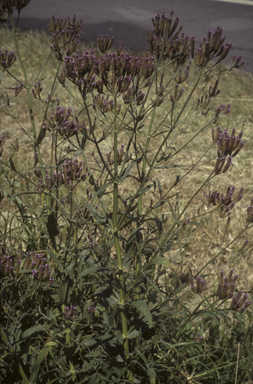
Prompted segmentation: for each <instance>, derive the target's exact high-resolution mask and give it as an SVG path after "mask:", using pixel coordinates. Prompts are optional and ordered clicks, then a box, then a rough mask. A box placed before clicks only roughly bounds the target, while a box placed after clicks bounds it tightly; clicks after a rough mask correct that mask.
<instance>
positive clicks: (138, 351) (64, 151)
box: [0, 0, 253, 383]
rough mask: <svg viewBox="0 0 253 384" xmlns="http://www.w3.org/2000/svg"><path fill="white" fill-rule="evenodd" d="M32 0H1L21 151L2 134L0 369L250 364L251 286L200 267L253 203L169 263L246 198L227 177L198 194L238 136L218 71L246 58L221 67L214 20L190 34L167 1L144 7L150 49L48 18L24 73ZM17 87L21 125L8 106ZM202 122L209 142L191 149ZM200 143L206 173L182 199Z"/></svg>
mask: <svg viewBox="0 0 253 384" xmlns="http://www.w3.org/2000/svg"><path fill="white" fill-rule="evenodd" d="M29 2H30V1H22V0H21V1H14V0H9V1H8V2H6V1H3V0H1V1H0V16H1V21H2V22H4V23H5V24H6V26H8V25H9V24H10V26H11V28H12V34H13V39H14V43H15V53H14V52H12V51H11V52H9V51H8V50H2V51H0V57H1V68H2V72H1V79H2V81H3V82H4V81H11V79H14V81H15V82H16V86H15V88H14V90H13V94H12V95H10V96H9V95H7V94H6V92H4V90H3V88H2V90H1V99H2V102H4V103H5V106H4V109H3V111H2V113H6V114H8V115H9V116H10V117H11V118H12V119H13V120H15V121H16V122H17V124H18V125H19V128H20V130H21V132H23V135H25V136H26V140H27V141H28V144H27V148H29V151H31V152H32V155H31V156H30V154H29V153H28V155H27V158H26V161H22V157H21V158H19V161H16V160H15V156H16V155H15V152H17V151H18V149H19V143H18V140H16V141H14V142H12V149H10V148H8V147H7V145H6V143H5V141H6V138H5V137H2V138H1V140H0V146H1V148H2V149H1V183H2V191H1V201H2V210H1V233H0V236H1V237H0V239H1V256H0V257H1V259H0V260H1V261H0V272H1V354H2V355H1V362H0V364H1V365H0V366H1V374H2V377H3V378H4V379H3V380H4V382H5V383H7V382H16V383H21V382H22V383H23V382H25V383H54V382H57V383H113V382H115V383H200V382H201V383H210V382H213V383H214V382H216V383H232V382H238V383H239V382H240V383H242V382H243V380H246V379H247V378H248V377H249V375H250V372H249V369H248V368H249V367H250V366H251V363H252V330H251V327H250V326H249V324H250V322H249V319H251V316H252V315H251V312H250V310H247V308H248V307H249V306H250V301H249V297H248V294H247V293H246V292H242V291H241V290H238V289H237V288H236V280H237V278H238V276H237V275H235V274H234V271H233V270H230V272H229V273H228V276H227V277H225V275H224V272H223V271H221V272H220V274H218V275H217V274H216V272H215V271H212V273H210V269H208V267H209V266H210V265H211V264H212V263H214V262H215V260H217V259H218V258H219V256H220V255H221V254H223V253H224V252H225V250H226V248H227V247H229V246H231V244H233V243H234V242H236V240H237V239H238V238H239V237H240V236H241V235H242V233H243V232H245V231H247V230H248V229H249V228H251V223H252V221H253V216H252V210H253V209H252V206H253V203H252V202H251V205H250V206H249V207H248V210H247V215H246V216H247V217H246V218H245V223H246V224H245V227H244V228H242V230H241V232H240V233H238V234H237V235H236V236H235V237H234V238H233V239H232V240H231V239H230V240H229V241H227V238H226V236H225V235H226V233H225V234H224V237H223V240H222V242H221V244H220V246H219V250H218V252H217V253H216V254H215V256H214V257H213V258H212V259H210V260H207V261H206V264H205V266H203V268H201V270H196V271H192V269H190V268H188V269H187V267H186V266H185V262H184V261H183V260H181V261H180V254H181V251H182V249H183V248H184V246H185V244H186V242H188V243H189V242H191V238H192V235H193V233H194V232H196V231H197V230H198V229H200V228H201V227H202V226H203V225H204V224H205V222H206V221H207V220H208V219H209V218H210V217H213V216H214V215H216V214H217V211H218V212H219V213H220V216H221V217H223V218H225V220H227V224H226V230H227V227H228V225H229V222H230V212H231V211H232V209H233V208H234V206H235V205H236V204H237V203H238V202H239V201H240V200H241V198H242V194H243V188H242V187H240V186H239V187H237V189H238V190H239V191H238V193H237V195H236V194H235V193H234V192H235V187H233V186H228V189H227V192H225V193H224V194H223V193H220V192H217V191H214V192H212V191H210V192H207V191H205V192H204V189H205V188H208V187H209V185H210V183H211V182H212V185H215V183H216V180H217V179H220V178H222V176H223V174H224V173H227V172H230V170H231V163H232V160H233V158H234V157H235V156H236V155H237V154H238V153H239V152H240V150H241V149H242V147H243V141H242V136H243V133H242V132H236V130H235V129H233V130H232V132H230V133H229V131H228V129H222V128H221V127H219V126H218V127H217V124H218V120H219V119H220V118H221V117H222V116H223V115H226V114H228V113H229V112H230V104H228V105H223V104H221V105H218V106H217V103H216V101H215V98H216V96H217V95H218V94H219V93H220V90H219V79H220V76H221V75H222V72H225V71H229V70H231V69H233V68H239V67H241V66H242V65H243V63H244V62H243V61H241V56H238V57H234V58H233V60H232V63H231V64H230V66H229V67H228V68H225V67H221V66H219V63H220V62H221V61H222V60H224V59H225V57H226V56H227V54H228V53H229V51H230V49H231V44H229V43H225V37H224V36H223V35H222V29H221V28H220V27H218V28H217V29H216V30H215V31H213V32H212V31H211V30H208V33H207V36H206V37H204V39H203V41H202V43H200V44H199V46H198V47H197V45H196V44H195V37H194V36H192V37H189V36H187V35H185V34H184V33H183V32H181V31H182V26H181V27H179V19H178V18H175V20H174V21H173V12H171V13H170V16H168V17H167V16H166V15H165V13H162V14H157V15H156V16H155V17H154V19H152V22H153V27H154V29H153V31H152V32H150V33H148V43H149V51H147V52H143V53H141V54H140V55H138V56H134V55H132V54H130V53H128V52H127V51H126V50H125V48H123V46H122V44H121V45H120V47H119V48H118V50H116V51H109V50H110V49H111V46H112V43H113V38H112V37H109V36H107V35H98V40H97V44H98V50H97V49H95V48H94V49H93V48H92V49H89V50H88V49H84V50H81V49H78V46H79V44H80V42H79V35H78V32H79V31H80V29H81V27H82V21H77V20H76V17H75V16H74V17H73V19H72V20H71V19H70V18H69V17H68V18H66V19H65V20H64V19H56V18H55V17H52V18H51V19H50V20H49V23H48V28H49V30H50V32H51V33H52V37H51V46H50V52H49V54H48V56H47V58H46V59H45V62H44V63H43V64H42V67H41V69H40V71H39V72H38V73H37V74H32V76H31V73H30V70H32V68H29V70H27V66H26V64H25V62H24V57H22V54H21V53H20V49H19V42H18V36H19V35H18V32H17V25H16V24H15V22H14V19H13V16H12V14H13V12H14V10H15V9H16V10H17V11H18V19H19V15H20V11H21V10H22V8H23V7H25V6H27V5H28V3H29ZM108 51H109V53H108ZM17 63H18V64H19V65H20V68H21V70H20V71H19V72H18V74H16V72H15V70H14V68H15V66H16V65H17ZM50 63H53V66H54V70H55V75H54V78H52V79H51V78H50V84H51V89H50V90H49V94H48V96H47V97H46V98H45V97H44V96H43V87H44V85H43V84H45V83H46V81H47V79H46V78H45V76H44V72H43V71H44V69H45V67H46V65H47V64H48V65H50ZM14 64H15V65H14ZM48 76H49V77H50V76H52V74H51V73H50V74H48ZM5 79H6V80H5ZM5 84H6V83H5ZM6 88H8V87H6ZM22 96H23V98H25V97H26V102H27V106H24V110H26V109H27V116H29V119H30V122H29V124H28V126H27V124H26V122H24V121H23V122H22V121H21V118H20V115H19V113H20V112H19V111H18V108H17V111H15V108H14V107H13V102H12V99H14V100H15V104H16V105H17V104H18V102H19V100H21V99H20V98H21V97H22ZM35 111H37V113H36V112H35ZM41 111H42V112H41ZM198 121H200V123H198ZM202 134H205V135H206V140H207V141H208V142H210V145H209V146H208V148H206V149H205V151H204V153H201V151H199V152H198V153H196V151H195V152H194V153H191V146H192V144H193V142H194V141H196V140H198V138H199V137H200V136H201V135H202ZM29 143H30V144H29ZM200 149H201V148H200ZM189 153H190V155H189ZM216 153H217V154H216ZM191 155H192V157H190V156H191ZM20 156H21V155H20ZM208 156H210V162H211V164H212V167H211V171H210V173H209V174H206V175H205V177H204V179H203V180H201V181H199V180H198V182H196V187H195V190H194V192H193V193H192V194H191V195H190V196H189V195H188V194H186V195H185V196H184V203H183V204H181V196H180V194H184V183H185V181H186V180H189V176H190V175H192V174H194V172H195V171H196V170H198V169H199V168H200V167H201V166H202V165H203V160H205V159H207V158H208ZM192 177H193V176H192ZM163 184H165V185H163ZM180 188H181V190H180ZM180 191H181V192H180ZM203 193H204V198H203ZM197 196H201V199H202V201H201V200H198V201H197V200H196V197H197ZM203 202H205V203H206V205H209V206H210V208H209V209H206V210H205V211H204V213H203V211H201V209H200V208H201V206H203ZM211 206H214V209H212V207H211ZM245 245H246V243H245ZM245 245H244V246H245ZM206 271H207V272H206ZM216 275H217V276H218V277H217V276H216ZM210 276H213V281H214V283H213V284H210V282H209V284H207V282H208V279H209V280H210ZM216 277H217V278H218V280H219V281H218V282H217V283H216V280H217V278H216ZM189 283H190V284H189ZM196 295H197V296H198V299H197V300H196V297H197V296H196ZM246 310H247V311H246ZM245 312H246V313H245Z"/></svg>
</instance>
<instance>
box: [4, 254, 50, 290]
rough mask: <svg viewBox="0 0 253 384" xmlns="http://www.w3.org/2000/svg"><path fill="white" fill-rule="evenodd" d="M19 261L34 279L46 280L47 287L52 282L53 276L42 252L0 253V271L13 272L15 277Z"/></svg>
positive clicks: (7, 273)
mask: <svg viewBox="0 0 253 384" xmlns="http://www.w3.org/2000/svg"><path fill="white" fill-rule="evenodd" d="M14 261H15V264H14ZM21 262H22V268H23V269H24V270H31V272H32V275H33V278H34V280H39V281H41V280H44V281H45V280H48V281H49V284H48V286H47V287H49V286H50V285H51V284H52V283H53V281H54V278H52V277H51V270H50V267H49V264H48V262H47V258H46V257H44V255H43V254H42V253H35V252H22V251H18V252H17V254H16V255H13V254H12V252H10V254H8V255H1V256H0V271H1V272H2V273H3V274H4V275H7V276H14V274H15V276H16V277H17V276H18V274H19V271H20V266H21Z"/></svg>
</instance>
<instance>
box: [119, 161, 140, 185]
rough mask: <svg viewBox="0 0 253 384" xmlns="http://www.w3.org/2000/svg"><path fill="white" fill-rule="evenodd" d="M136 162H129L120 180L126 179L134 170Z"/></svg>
mask: <svg viewBox="0 0 253 384" xmlns="http://www.w3.org/2000/svg"><path fill="white" fill-rule="evenodd" d="M135 163H136V162H135V161H133V162H132V163H131V164H129V165H128V166H127V167H126V169H125V171H124V173H123V175H122V176H121V177H120V178H119V180H120V181H124V180H125V178H126V177H127V176H128V175H129V173H130V172H131V170H132V168H133V166H134V165H135Z"/></svg>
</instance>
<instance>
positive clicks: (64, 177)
mask: <svg viewBox="0 0 253 384" xmlns="http://www.w3.org/2000/svg"><path fill="white" fill-rule="evenodd" d="M61 167H62V169H61V171H60V172H58V173H52V175H51V176H50V175H49V170H48V169H45V177H44V178H43V176H42V172H41V169H35V175H36V176H37V177H38V179H39V180H38V183H37V187H36V190H37V191H39V192H43V191H45V190H52V189H53V188H54V187H55V186H56V184H62V185H65V186H66V187H67V188H71V189H72V190H73V189H74V188H75V187H76V185H77V184H78V183H79V182H81V181H84V180H85V179H86V172H85V170H86V166H85V164H84V162H83V161H80V162H79V160H78V159H77V158H75V159H74V160H70V159H67V160H66V161H65V162H64V163H63V164H62V166H61ZM74 182H76V183H75V184H74Z"/></svg>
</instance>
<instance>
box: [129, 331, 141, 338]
mask: <svg viewBox="0 0 253 384" xmlns="http://www.w3.org/2000/svg"><path fill="white" fill-rule="evenodd" d="M139 334H140V332H139V331H137V329H134V330H133V331H132V332H130V333H129V335H128V336H127V338H128V339H135V338H136V337H137V336H139Z"/></svg>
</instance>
